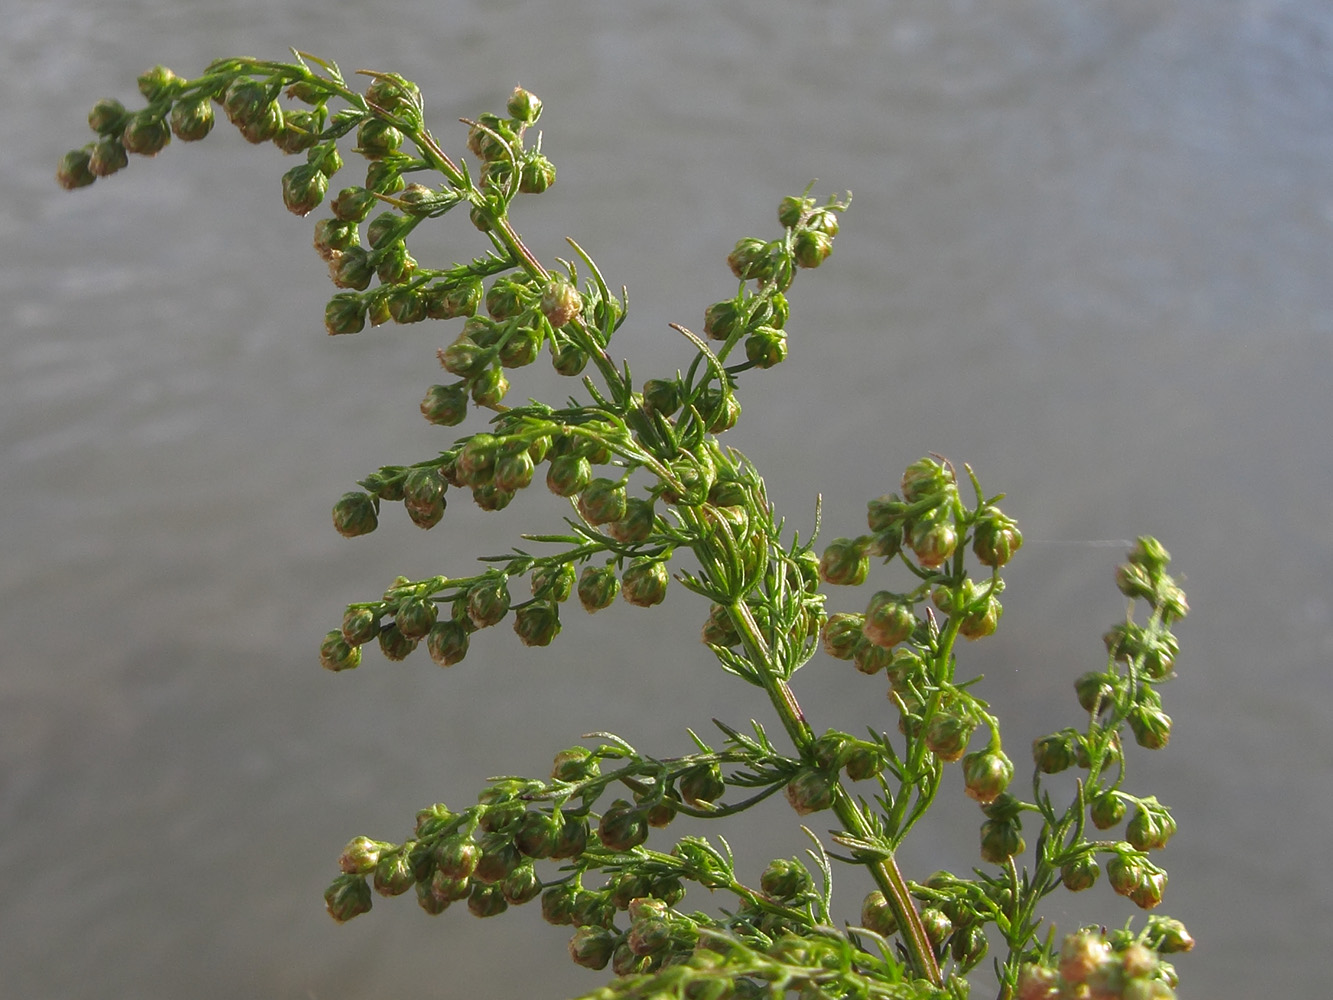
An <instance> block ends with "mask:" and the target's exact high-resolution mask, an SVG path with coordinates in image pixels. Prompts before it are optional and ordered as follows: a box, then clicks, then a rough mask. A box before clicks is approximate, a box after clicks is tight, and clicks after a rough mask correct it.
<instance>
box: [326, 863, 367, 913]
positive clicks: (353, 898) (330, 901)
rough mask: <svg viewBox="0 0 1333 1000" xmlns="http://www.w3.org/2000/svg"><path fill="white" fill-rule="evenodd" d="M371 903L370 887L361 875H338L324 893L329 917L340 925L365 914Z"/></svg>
mask: <svg viewBox="0 0 1333 1000" xmlns="http://www.w3.org/2000/svg"><path fill="white" fill-rule="evenodd" d="M371 902H372V901H371V896H370V886H369V885H367V884H366V879H365V876H363V875H347V874H343V875H339V876H338V877H337V878H336V879H334V880H333V883H332V884H331V885H330V886H329V887H328V889H326V890H325V891H324V905H325V906H326V907H328V911H329V916H331V917H332V918H333V919H334V920H336V921H338V923H340V924H342V923H346V922H347V921H348V920H351V919H352V918H353V917H356V916H360V915H361V914H362V913H365V912H367V911H368V910H369V909H370V907H371Z"/></svg>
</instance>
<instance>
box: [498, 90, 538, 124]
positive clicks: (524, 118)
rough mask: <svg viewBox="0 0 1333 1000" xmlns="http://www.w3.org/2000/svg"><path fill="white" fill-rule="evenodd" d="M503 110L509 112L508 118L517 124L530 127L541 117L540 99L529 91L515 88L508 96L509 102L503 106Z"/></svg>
mask: <svg viewBox="0 0 1333 1000" xmlns="http://www.w3.org/2000/svg"><path fill="white" fill-rule="evenodd" d="M505 110H506V111H508V112H509V117H510V118H512V119H513V120H514V121H516V122H518V123H519V124H521V125H531V124H533V123H534V122H536V120H537V119H538V118H540V117H541V114H542V102H541V98H539V97H538V96H537V95H536V94H534V93H532V91H530V90H524V89H523V88H522V87H515V88H514V92H513V93H512V94H510V95H509V101H508V102H507V103H506V104H505Z"/></svg>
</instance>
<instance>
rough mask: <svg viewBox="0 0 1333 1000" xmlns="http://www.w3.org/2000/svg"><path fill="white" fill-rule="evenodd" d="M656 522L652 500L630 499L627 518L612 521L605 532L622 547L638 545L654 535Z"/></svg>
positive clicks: (626, 508) (626, 504)
mask: <svg viewBox="0 0 1333 1000" xmlns="http://www.w3.org/2000/svg"><path fill="white" fill-rule="evenodd" d="M655 520H656V515H655V514H654V512H653V503H652V501H651V500H645V499H643V498H642V497H630V498H629V499H627V500H626V501H625V516H624V517H622V518H621V519H620V520H619V521H612V522H611V523H610V524H608V525H607V526H606V528H605V529H604V530H605V531H606V533H607V534H608V535H610V536H611V537H612V538H614V539H615V540H616V541H618V542H620V543H621V544H622V545H637V544H639V543H640V542H642V541H645V540H646V539H647V538H648V537H649V536H650V535H651V534H652V533H653V525H654V523H655Z"/></svg>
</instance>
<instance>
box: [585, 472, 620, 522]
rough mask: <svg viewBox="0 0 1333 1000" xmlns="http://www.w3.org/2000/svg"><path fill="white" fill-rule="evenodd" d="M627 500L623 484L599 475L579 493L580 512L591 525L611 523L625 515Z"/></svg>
mask: <svg viewBox="0 0 1333 1000" xmlns="http://www.w3.org/2000/svg"><path fill="white" fill-rule="evenodd" d="M626 500H627V497H626V495H625V487H624V485H623V484H621V483H618V482H616V481H615V480H614V479H607V478H605V477H599V478H597V479H594V480H593V481H592V482H590V483H589V484H588V485H587V487H586V488H585V489H584V490H583V492H582V493H580V494H579V499H578V509H579V514H580V516H581V517H582V518H583V519H584V520H585V521H587V522H588V523H589V524H591V525H598V524H609V523H610V522H612V521H619V520H620V519H621V518H623V517H624V516H625V511H626Z"/></svg>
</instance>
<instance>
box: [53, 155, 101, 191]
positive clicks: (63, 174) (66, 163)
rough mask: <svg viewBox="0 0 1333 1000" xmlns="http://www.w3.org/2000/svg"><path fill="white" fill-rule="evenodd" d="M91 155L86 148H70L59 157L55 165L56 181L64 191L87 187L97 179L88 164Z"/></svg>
mask: <svg viewBox="0 0 1333 1000" xmlns="http://www.w3.org/2000/svg"><path fill="white" fill-rule="evenodd" d="M91 159H92V156H91V154H90V153H89V151H88V150H86V149H72V150H70V151H69V152H68V153H66V154H65V155H64V156H62V157H61V158H60V164H59V166H57V167H56V183H58V184H59V185H60V186H61V187H62V188H64V189H65V190H66V191H73V190H74V189H75V188H81V187H87V186H88V185H89V184H91V183H92V182H93V181H95V180H97V175H96V174H94V173H93V172H92V169H91V168H90V166H89V163H90V162H91Z"/></svg>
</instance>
